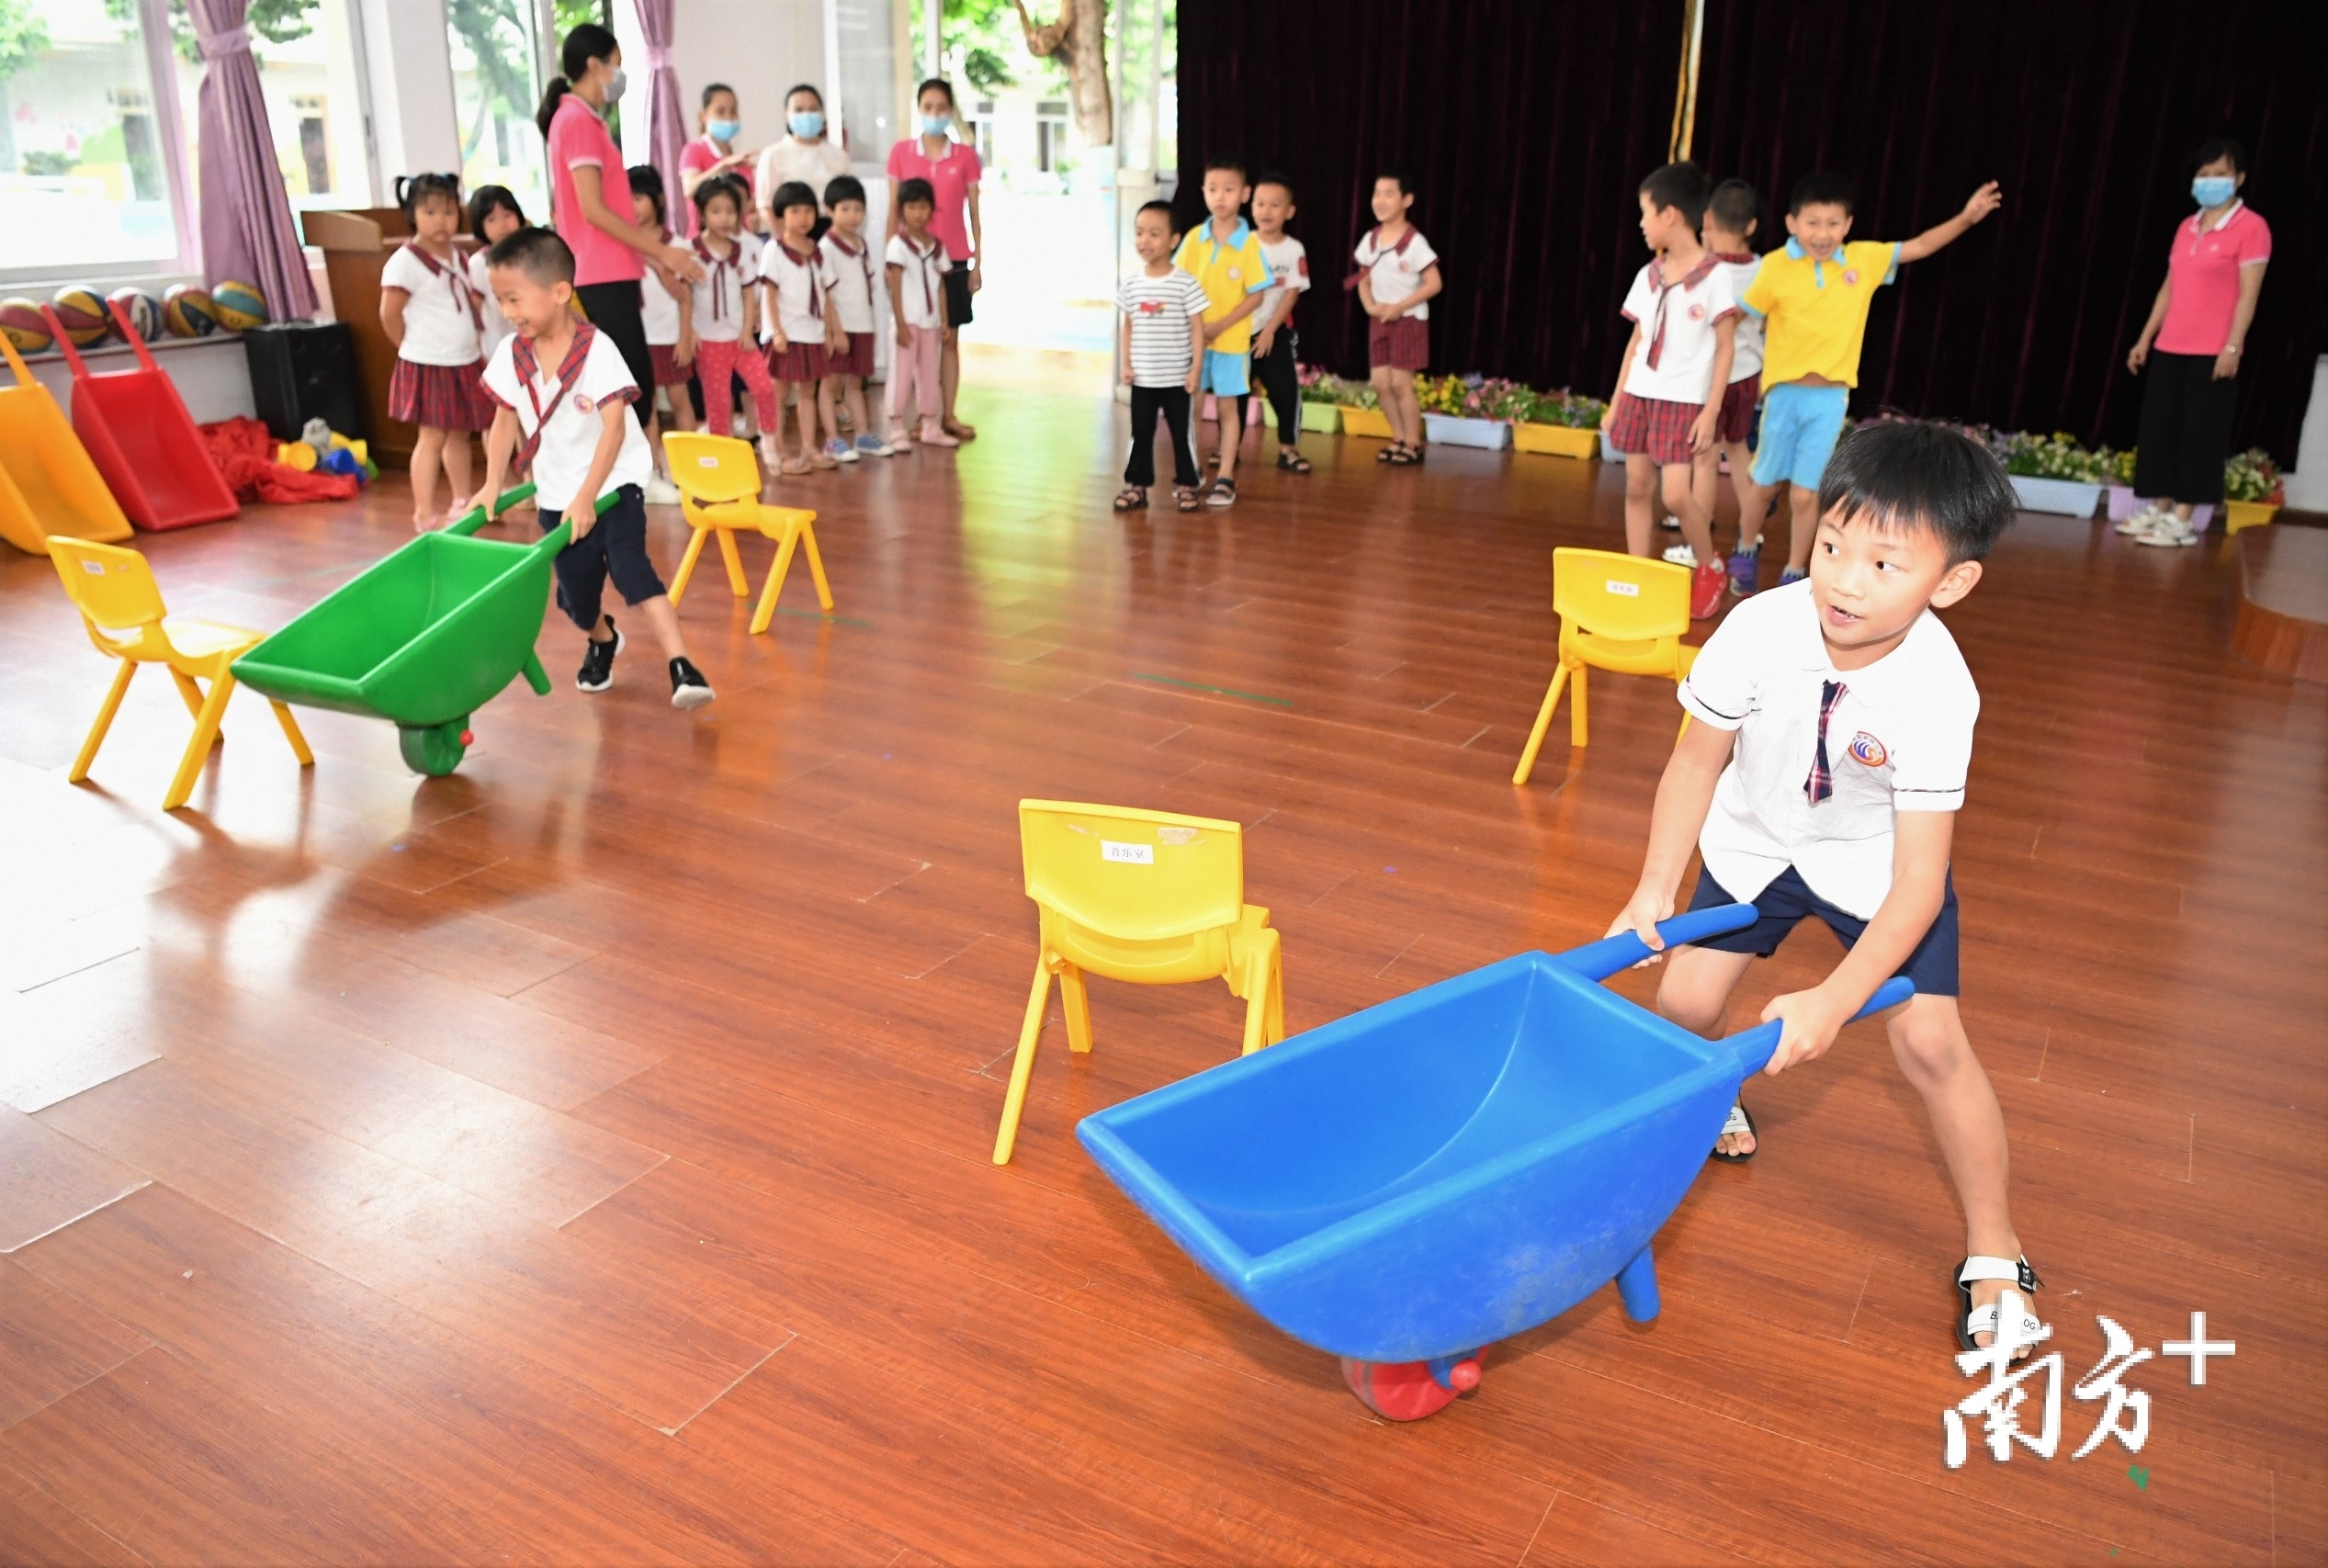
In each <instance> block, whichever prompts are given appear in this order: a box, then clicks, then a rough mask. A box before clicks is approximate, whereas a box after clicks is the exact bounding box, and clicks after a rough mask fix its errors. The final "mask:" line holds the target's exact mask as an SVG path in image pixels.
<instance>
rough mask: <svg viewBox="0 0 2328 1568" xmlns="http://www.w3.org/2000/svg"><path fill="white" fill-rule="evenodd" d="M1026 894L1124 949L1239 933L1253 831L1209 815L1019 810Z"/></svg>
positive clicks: (1041, 806)
mask: <svg viewBox="0 0 2328 1568" xmlns="http://www.w3.org/2000/svg"><path fill="white" fill-rule="evenodd" d="M1019 847H1020V850H1021V852H1022V853H1023V855H1024V856H1025V860H1026V896H1027V897H1030V898H1032V899H1034V901H1035V902H1036V903H1037V904H1040V905H1042V906H1043V907H1044V908H1049V909H1056V910H1057V911H1058V912H1059V913H1061V914H1063V915H1065V916H1066V917H1067V918H1068V919H1070V920H1073V921H1074V922H1076V923H1077V924H1078V925H1080V926H1085V927H1088V928H1089V929H1091V931H1097V932H1099V933H1100V934H1101V935H1102V936H1106V937H1112V938H1114V939H1116V940H1118V941H1122V942H1158V941H1163V940H1167V939H1170V938H1172V937H1182V936H1189V935H1192V934H1193V933H1195V932H1197V931H1214V930H1217V929H1219V928H1221V927H1224V926H1233V925H1235V924H1236V923H1237V919H1238V917H1239V916H1240V915H1241V914H1242V913H1243V911H1244V908H1245V829H1243V828H1242V827H1240V826H1238V825H1237V823H1235V822H1223V821H1219V820H1216V819H1215V818H1210V817H1181V816H1178V815H1176V814H1174V813H1172V812H1170V811H1141V810H1137V809H1136V808H1133V807H1122V806H1086V805H1081V804H1079V803H1076V802H1073V801H1065V800H1022V801H1020V802H1019Z"/></svg>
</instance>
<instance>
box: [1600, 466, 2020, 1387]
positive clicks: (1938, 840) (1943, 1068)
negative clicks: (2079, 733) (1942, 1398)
mask: <svg viewBox="0 0 2328 1568" xmlns="http://www.w3.org/2000/svg"><path fill="white" fill-rule="evenodd" d="M1818 502H1819V508H1820V510H1819V513H1818V527H1817V538H1816V543H1815V545H1814V548H1813V550H1812V558H1811V571H1810V577H1809V581H1804V582H1799V583H1791V584H1785V585H1781V586H1780V587H1779V588H1777V589H1774V590H1772V591H1771V592H1768V593H1763V594H1758V595H1757V596H1756V597H1754V598H1752V599H1748V600H1746V601H1744V602H1743V603H1741V604H1739V605H1738V606H1737V607H1736V608H1735V609H1734V610H1733V611H1731V613H1730V615H1729V618H1728V619H1727V620H1725V621H1724V622H1723V624H1722V625H1721V626H1719V627H1718V628H1716V630H1715V631H1714V634H1713V636H1712V637H1710V638H1709V639H1707V642H1706V645H1705V648H1704V649H1703V651H1702V652H1701V654H1700V655H1699V658H1698V661H1697V663H1696V665H1695V666H1694V667H1693V668H1692V669H1691V671H1690V672H1689V678H1688V679H1687V681H1685V682H1684V683H1683V685H1682V687H1681V703H1682V705H1683V707H1685V708H1686V709H1688V711H1689V716H1691V717H1692V718H1694V719H1697V720H1698V721H1699V722H1698V723H1696V724H1693V725H1691V726H1690V727H1689V729H1688V731H1687V733H1685V734H1684V735H1683V736H1682V738H1681V739H1680V741H1679V742H1678V744H1677V745H1676V746H1675V748H1674V753H1673V758H1672V761H1669V762H1668V763H1667V767H1666V771H1665V776H1664V778H1663V779H1662V780H1661V781H1660V782H1659V784H1658V785H1657V796H1656V808H1655V811H1654V814H1653V816H1652V818H1651V821H1650V829H1649V848H1648V852H1647V855H1646V856H1645V857H1644V862H1643V865H1642V873H1641V882H1640V886H1638V887H1637V888H1636V889H1635V890H1634V892H1633V897H1632V899H1631V901H1630V902H1629V903H1627V904H1626V906H1625V908H1624V910H1623V911H1622V913H1621V914H1619V915H1618V917H1617V919H1616V920H1615V922H1614V923H1613V924H1612V925H1611V926H1610V931H1611V932H1615V931H1633V932H1635V933H1636V934H1638V935H1639V936H1640V937H1641V938H1642V940H1643V941H1644V942H1647V943H1648V944H1649V946H1650V947H1651V948H1652V949H1659V948H1661V947H1662V945H1663V943H1662V942H1661V941H1660V939H1659V938H1658V937H1657V935H1656V930H1655V925H1656V921H1658V920H1660V919H1666V918H1667V917H1668V916H1670V915H1671V914H1672V913H1673V909H1674V900H1675V897H1676V894H1677V892H1678V888H1679V886H1680V882H1681V874H1682V872H1683V871H1684V870H1685V869H1686V868H1687V867H1688V864H1689V847H1690V844H1691V842H1692V840H1694V841H1695V842H1696V843H1697V845H1698V847H1699V849H1700V850H1701V852H1702V854H1703V857H1704V862H1705V863H1704V868H1703V870H1702V871H1701V874H1700V875H1699V878H1698V885H1697V888H1696V891H1695V892H1694V893H1693V895H1692V896H1691V897H1690V900H1689V907H1690V908H1693V909H1697V908H1710V907H1712V906H1714V905H1718V904H1727V903H1737V902H1748V903H1752V904H1753V905H1754V906H1755V908H1757V910H1758V911H1759V913H1760V917H1761V918H1760V919H1758V920H1757V922H1756V923H1755V924H1754V925H1753V926H1751V927H1749V928H1747V929H1746V930H1745V931H1736V932H1733V933H1731V934H1729V935H1726V936H1720V937H1713V938H1710V939H1708V940H1706V941H1704V942H1699V943H1695V944H1693V945H1690V946H1687V947H1683V948H1679V949H1678V950H1676V951H1675V952H1674V953H1672V955H1671V961H1670V962H1669V963H1668V964H1667V965H1666V973H1665V976H1664V980H1663V983H1662V984H1661V985H1660V986H1659V987H1658V992H1657V1010H1658V1011H1659V1012H1661V1013H1663V1014H1664V1015H1665V1016H1666V1017H1667V1018H1668V1019H1670V1020H1672V1021H1674V1022H1676V1023H1678V1024H1679V1025H1681V1026H1682V1027H1683V1028H1685V1029H1689V1030H1694V1031H1697V1032H1701V1033H1704V1032H1712V1031H1713V1030H1715V1029H1717V1028H1719V1027H1720V1025H1721V1023H1722V1021H1723V1014H1724V1012H1725V1011H1726V1010H1727V1008H1728V1005H1729V999H1730V994H1731V992H1732V990H1733V989H1734V988H1735V987H1736V985H1737V983H1738V981H1739V980H1740V979H1741V978H1743V977H1744V976H1745V974H1746V968H1747V966H1748V964H1750V963H1751V962H1752V960H1753V959H1754V958H1756V957H1766V958H1767V957H1769V955H1770V954H1771V953H1773V952H1775V951H1776V950H1777V948H1778V944H1779V942H1780V941H1781V940H1782V939H1783V938H1784V937H1785V935H1786V933H1787V932H1788V931H1791V930H1792V929H1793V927H1794V926H1795V925H1796V924H1797V923H1798V922H1800V921H1801V920H1803V919H1806V918H1808V917H1811V916H1814V915H1815V916H1816V917H1818V919H1821V920H1822V921H1824V922H1825V924H1826V925H1827V926H1828V927H1829V928H1830V929H1831V930H1833V931H1835V933H1836V936H1837V937H1838V938H1840V939H1841V940H1842V942H1843V943H1844V945H1845V947H1846V948H1847V949H1848V953H1846V955H1845V957H1844V959H1843V962H1842V963H1841V964H1837V965H1836V969H1835V971H1834V973H1833V974H1831V975H1829V976H1827V978H1826V979H1825V981H1823V982H1822V983H1821V984H1819V985H1817V986H1815V987H1812V988H1811V989H1809V990H1806V991H1796V992H1791V993H1789V994H1787V995H1785V996H1781V997H1778V998H1774V999H1773V1000H1772V1001H1771V1002H1770V1003H1769V1006H1767V1007H1766V1008H1764V1009H1763V1010H1762V1017H1763V1019H1764V1020H1765V1021H1769V1020H1773V1019H1776V1020H1779V1021H1781V1022H1782V1024H1783V1032H1782V1034H1781V1036H1780V1042H1779V1046H1778V1049H1777V1051H1776V1052H1775V1053H1774V1054H1773V1055H1772V1056H1771V1058H1770V1062H1769V1066H1768V1067H1766V1068H1765V1069H1764V1070H1765V1071H1766V1072H1769V1073H1772V1074H1777V1073H1780V1072H1783V1071H1785V1070H1786V1069H1787V1068H1789V1067H1791V1066H1796V1065H1798V1064H1800V1063H1803V1062H1807V1061H1811V1060H1814V1059H1815V1058H1816V1057H1818V1056H1820V1055H1824V1054H1825V1051H1826V1050H1827V1048H1828V1047H1829V1046H1830V1045H1832V1044H1833V1043H1835V1038H1836V1032H1838V1031H1839V1030H1840V1029H1841V1028H1842V1027H1843V1024H1844V1022H1845V1021H1847V1020H1848V1019H1849V1018H1850V1016H1851V1015H1852V1014H1853V1013H1854V1012H1855V1011H1857V1010H1859V1007H1860V1006H1861V1005H1862V1004H1864V1003H1865V1002H1866V1001H1867V999H1868V998H1869V997H1870V996H1872V995H1873V994H1874V992H1875V989H1876V987H1878V986H1879V985H1881V984H1882V982H1883V980H1884V979H1885V978H1886V977H1887V976H1892V975H1894V974H1897V975H1904V976H1907V977H1908V978H1909V979H1910V980H1912V981H1913V982H1915V985H1916V996H1915V997H1914V998H1911V999H1910V1000H1909V1001H1907V1002H1906V1003H1904V1004H1903V1005H1902V1006H1900V1007H1898V1008H1896V1009H1894V1010H1892V1011H1891V1012H1890V1013H1889V1014H1887V1015H1886V1027H1887V1029H1888V1030H1889V1032H1890V1035H1891V1041H1892V1052H1893V1057H1894V1058H1895V1059H1896V1060H1897V1061H1898V1062H1899V1064H1900V1068H1901V1071H1902V1072H1903V1073H1904V1075H1905V1076H1906V1077H1907V1079H1908V1081H1909V1082H1910V1083H1911V1084H1913V1085H1914V1086H1915V1087H1916V1091H1917V1093H1918V1094H1920V1095H1921V1096H1922V1097H1923V1100H1924V1105H1925V1110H1926V1112H1927V1114H1928V1115H1929V1116H1930V1118H1931V1122H1932V1131H1933V1134H1934V1136H1935V1138H1936V1139H1937V1141H1938V1144H1939V1146H1940V1153H1941V1156H1942V1157H1943V1158H1944V1159H1945V1161H1946V1162H1947V1166H1948V1170H1949V1178H1950V1179H1951V1180H1952V1181H1953V1182H1954V1184H1955V1187H1956V1193H1957V1198H1958V1201H1959V1202H1960V1203H1961V1206H1962V1208H1963V1211H1964V1222H1965V1231H1966V1238H1967V1246H1966V1252H1967V1255H1968V1256H1967V1257H1966V1258H1965V1259H1964V1262H1963V1263H1962V1264H1961V1265H1960V1266H1959V1268H1958V1269H1957V1271H1956V1290H1957V1292H1958V1311H1959V1314H1960V1316H1959V1318H1958V1322H1957V1342H1958V1345H1959V1346H1960V1348H1963V1349H1968V1350H1969V1349H1972V1348H1974V1347H1975V1345H1977V1344H1982V1343H1985V1342H1986V1341H1987V1339H1989V1338H1991V1337H1994V1333H1995V1326H1996V1322H1997V1312H1998V1303H1999V1300H2000V1298H2001V1297H2002V1295H2003V1293H2004V1292H2005V1290H2006V1287H2007V1286H2015V1287H2017V1289H2018V1290H2019V1291H2020V1292H2023V1293H2024V1295H2025V1296H2026V1295H2027V1294H2028V1293H2029V1292H2034V1291H2035V1290H2036V1289H2037V1287H2038V1284H2039V1281H2038V1279H2037V1275H2036V1273H2035V1271H2034V1270H2033V1269H2030V1268H2029V1260H2028V1259H2027V1258H2024V1257H2023V1256H2022V1255H2021V1250H2020V1242H2019V1238H2018V1237H2017V1235H2016V1234H2015V1232H2014V1229H2013V1223H2012V1218H2011V1214H2010V1212H2009V1209H2008V1206H2007V1203H2006V1175H2007V1169H2006V1143H2005V1121H2004V1115H2003V1113H2002V1112H2001V1111H1999V1110H1998V1108H1997V1103H1996V1095H1995V1090H1994V1089H1992V1088H1991V1087H1990V1085H1989V1080H1988V1075H1987V1074H1986V1073H1985V1072H1983V1070H1982V1067H1981V1064H1980V1062H1979V1060H1978V1059H1977V1058H1976V1057H1975V1056H1974V1055H1973V1054H1972V1043H1971V1042H1970V1041H1969V1040H1968V1039H1967V1038H1966V1036H1965V1033H1964V1024H1963V1020H1962V1018H1961V1016H1960V1014H1959V1012H1958V1010H1957V1001H1956V998H1957V995H1958V990H1959V986H1958V975H1957V931H1958V916H1957V906H1956V893H1955V889H1954V887H1953V886H1952V885H1951V882H1950V879H1949V843H1950V840H1951V837H1952V834H1953V830H1954V825H1955V817H1954V813H1955V811H1956V810H1957V809H1958V808H1959V807H1961V806H1962V804H1963V801H1964V785H1965V774H1966V770H1967V767H1968V765H1969V763H1970V761H1971V758H1972V728H1973V724H1974V721H1975V719H1976V718H1977V717H1978V715H1979V712H1980V693H1979V690H1978V688H1976V687H1975V686H1974V685H1973V683H1972V674H1971V672H1970V671H1968V670H1966V668H1965V666H1964V660H1963V658H1962V656H1961V654H1960V653H1959V652H1958V651H1957V648H1956V643H1955V640H1954V639H1953V638H1952V637H1949V633H1948V628H1947V627H1946V626H1942V625H1941V624H1940V621H1939V618H1938V616H1937V615H1932V614H1931V613H1930V612H1931V611H1933V610H1935V609H1945V608H1946V607H1948V606H1949V605H1951V604H1956V603H1958V602H1959V601H1961V599H1963V598H1964V596H1965V595H1966V594H1968V593H1970V592H1972V589H1973V587H1974V586H1975V585H1976V584H1977V583H1978V582H1979V581H1980V580H1981V573H1982V558H1983V556H1985V555H1986V554H1987V552H1988V549H1989V547H1990V546H1991V545H1992V544H1993V543H1994V542H1995V538H1996V536H1997V535H1998V534H1999V533H2000V532H2002V530H2003V529H2004V527H2005V525H2006V523H2007V522H2009V521H2010V520H2011V518H2012V514H2013V504H2014V503H2013V493H2012V490H2011V488H2010V487H2009V486H2008V485H2007V484H2006V479H2005V475H2004V472H2003V470H2002V469H2001V468H1999V467H1998V466H1997V463H1996V460H1995V458H1994V457H1991V456H1990V455H1989V454H1988V453H1987V452H1986V451H1985V450H1983V448H1981V447H1980V446H1977V445H1975V444H1974V443H1973V442H1972V441H1970V440H1968V439H1967V438H1965V437H1964V436H1961V435H1959V434H1956V433H1955V432H1953V431H1949V430H1946V429H1943V428H1941V427H1939V426H1937V425H1928V424H1916V423H1882V424H1873V425H1869V426H1866V427H1864V428H1862V429H1859V430H1858V431H1856V432H1854V433H1853V434H1851V435H1850V436H1848V437H1847V438H1846V439H1845V440H1844V441H1843V442H1842V443H1841V444H1840V445H1839V446H1837V447H1836V451H1835V455H1834V460H1833V461H1832V462H1831V463H1829V464H1828V465H1827V466H1826V470H1825V479H1824V480H1823V483H1822V486H1821V490H1820V493H1819V498H1818ZM1651 962H1656V960H1654V959H1653V960H1651ZM1754 1153H1755V1141H1754V1123H1753V1120H1752V1118H1751V1117H1749V1116H1747V1115H1746V1111H1745V1108H1744V1106H1743V1105H1741V1106H1737V1107H1734V1108H1733V1110H1732V1111H1731V1116H1730V1121H1729V1123H1728V1125H1726V1126H1725V1127H1724V1128H1723V1133H1722V1135H1721V1137H1720V1138H1719V1140H1718V1141H1717V1143H1716V1145H1715V1148H1714V1151H1713V1155H1714V1157H1715V1158H1718V1159H1726V1160H1734V1161H1735V1160H1739V1159H1746V1158H1751V1157H1752V1156H1753V1155H1754ZM2024 1310H2026V1309H2024ZM2028 1326H2030V1327H2032V1328H2033V1327H2034V1326H2036V1323H2035V1319H2034V1318H2033V1317H2031V1318H2030V1320H2029V1325H2028Z"/></svg>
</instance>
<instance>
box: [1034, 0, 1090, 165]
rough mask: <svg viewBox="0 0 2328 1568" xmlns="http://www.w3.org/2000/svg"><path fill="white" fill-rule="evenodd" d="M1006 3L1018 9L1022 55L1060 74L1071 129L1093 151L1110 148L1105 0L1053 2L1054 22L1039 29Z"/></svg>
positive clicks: (1061, 0)
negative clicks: (1050, 64) (1052, 63)
mask: <svg viewBox="0 0 2328 1568" xmlns="http://www.w3.org/2000/svg"><path fill="white" fill-rule="evenodd" d="M1011 4H1012V5H1013V6H1016V7H1017V8H1018V13H1019V28H1020V30H1021V31H1023V32H1024V33H1025V34H1026V47H1027V52H1028V53H1030V54H1033V55H1034V57H1035V58H1036V59H1038V60H1056V61H1057V62H1059V63H1060V64H1061V65H1062V66H1064V67H1065V68H1066V70H1067V83H1068V99H1069V101H1071V102H1072V103H1073V104H1074V106H1075V129H1076V130H1078V131H1079V132H1081V133H1082V136H1083V140H1084V141H1088V142H1090V143H1091V145H1092V146H1094V147H1104V146H1108V145H1111V144H1112V143H1113V141H1115V100H1114V98H1113V95H1112V94H1111V93H1110V92H1109V90H1108V85H1107V0H1059V19H1058V20H1057V21H1056V22H1052V23H1049V24H1048V25H1046V26H1044V27H1040V28H1038V27H1036V26H1035V25H1034V17H1030V16H1028V15H1027V13H1026V0H1011Z"/></svg>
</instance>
